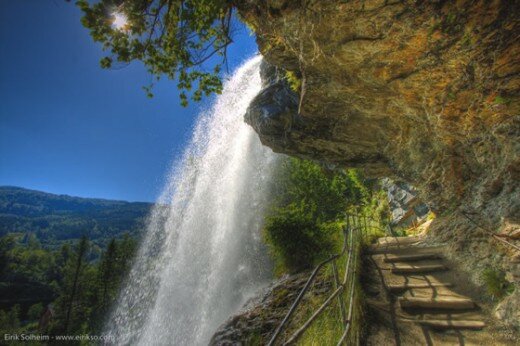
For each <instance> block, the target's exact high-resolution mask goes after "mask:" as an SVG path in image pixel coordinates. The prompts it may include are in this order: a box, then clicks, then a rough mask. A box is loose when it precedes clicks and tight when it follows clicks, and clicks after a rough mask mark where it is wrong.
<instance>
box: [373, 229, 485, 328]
mask: <svg viewBox="0 0 520 346" xmlns="http://www.w3.org/2000/svg"><path fill="white" fill-rule="evenodd" d="M421 240H422V239H421V237H419V236H411V237H384V238H380V239H379V240H378V242H377V243H376V244H374V245H371V246H370V248H369V249H368V251H369V253H370V255H371V256H372V259H373V261H374V263H375V265H376V267H377V271H378V272H379V273H380V276H381V278H382V282H383V285H384V286H385V289H386V290H387V292H388V294H389V296H390V298H391V300H392V302H393V304H392V309H393V310H394V311H393V312H392V313H393V314H394V316H395V317H396V318H395V320H396V321H397V323H401V324H402V323H412V324H414V325H416V326H419V327H421V328H428V329H432V330H481V329H483V328H485V327H486V323H485V322H484V317H483V315H482V313H481V311H480V309H479V307H478V306H477V304H476V303H475V302H474V301H473V300H472V299H471V298H470V297H467V296H465V295H463V294H460V293H457V292H460V290H458V289H457V285H456V284H455V282H454V281H456V280H455V279H456V277H454V275H456V274H455V273H453V272H452V271H451V270H450V267H449V266H448V265H447V264H446V261H445V260H444V259H443V255H442V254H443V251H444V249H443V247H431V246H424V244H422V243H421Z"/></svg>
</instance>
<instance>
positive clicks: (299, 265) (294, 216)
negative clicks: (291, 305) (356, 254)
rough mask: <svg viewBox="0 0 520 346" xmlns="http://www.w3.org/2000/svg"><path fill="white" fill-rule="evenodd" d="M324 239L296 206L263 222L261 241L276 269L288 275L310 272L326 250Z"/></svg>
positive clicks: (310, 218) (329, 246)
mask: <svg viewBox="0 0 520 346" xmlns="http://www.w3.org/2000/svg"><path fill="white" fill-rule="evenodd" d="M327 235H328V234H327V233H325V232H323V229H320V228H318V227H317V225H316V222H315V221H314V220H313V218H312V215H311V214H310V213H306V212H305V211H304V210H303V208H301V207H299V206H297V205H296V204H290V205H288V206H286V207H283V208H280V209H278V210H277V211H276V213H275V214H274V215H272V216H269V217H268V218H267V220H266V225H265V237H266V241H267V244H269V245H270V247H271V251H272V252H273V254H274V256H275V257H277V260H278V261H279V262H280V263H278V265H277V267H278V269H282V268H283V269H285V270H286V271H289V272H291V273H294V272H298V271H301V270H304V269H308V268H310V267H311V266H312V265H313V264H314V263H315V262H316V260H317V259H318V258H319V257H322V255H323V254H324V253H325V252H326V251H327V250H330V248H331V242H330V240H329V239H327Z"/></svg>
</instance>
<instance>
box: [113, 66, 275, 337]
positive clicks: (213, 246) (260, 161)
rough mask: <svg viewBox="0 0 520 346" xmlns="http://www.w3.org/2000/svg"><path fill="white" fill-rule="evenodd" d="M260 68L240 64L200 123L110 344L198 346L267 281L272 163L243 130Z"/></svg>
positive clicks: (162, 203)
mask: <svg viewBox="0 0 520 346" xmlns="http://www.w3.org/2000/svg"><path fill="white" fill-rule="evenodd" d="M260 63H261V58H260V57H254V58H252V59H250V60H248V61H247V62H245V63H244V64H243V65H242V66H241V67H240V68H238V69H237V71H236V72H235V73H234V75H233V76H231V78H230V79H229V80H228V81H227V82H226V83H224V89H223V92H222V94H221V95H220V96H218V97H217V99H216V101H215V103H214V105H213V106H212V107H211V109H209V110H208V111H206V112H202V113H201V114H200V115H199V118H198V120H197V123H196V126H195V129H194V132H193V136H192V139H191V142H190V143H189V145H188V147H187V149H186V150H185V153H184V155H183V158H182V160H180V162H179V163H178V164H177V165H174V167H173V168H172V170H171V173H170V175H169V179H168V182H167V184H166V186H165V188H164V191H163V193H162V195H161V197H160V198H159V200H158V203H157V206H156V207H155V208H154V210H153V212H152V214H151V216H150V220H149V224H148V226H147V233H146V235H145V238H144V240H143V243H142V245H141V247H140V249H139V251H138V254H137V259H136V261H135V263H134V264H133V267H132V269H131V271H130V274H129V278H128V281H127V283H126V284H125V286H124V289H123V290H122V292H121V294H120V297H119V299H118V302H117V306H116V307H115V309H114V311H113V313H112V315H111V316H110V318H109V320H108V322H107V334H108V335H109V336H111V337H112V339H111V340H112V342H114V343H116V344H142V345H166V344H168V345H205V344H207V343H208V341H209V339H210V338H211V336H212V334H213V332H214V331H215V330H216V329H217V327H218V326H219V325H220V324H221V323H223V322H224V321H225V320H226V319H227V318H228V317H230V316H231V315H232V314H233V313H234V312H236V311H237V310H238V309H239V308H240V307H241V306H242V305H243V304H244V303H245V301H246V300H247V299H248V298H250V297H251V296H252V295H253V294H254V292H255V291H257V290H258V289H259V288H260V287H262V286H264V285H265V284H267V282H268V281H269V279H270V272H271V270H270V265H269V260H268V258H267V256H266V251H265V249H264V247H263V245H262V242H261V236H260V229H261V227H262V220H263V215H264V211H265V206H266V204H267V203H268V199H269V192H268V191H269V184H270V180H271V176H272V174H273V171H274V168H275V166H276V162H277V158H276V155H275V154H274V153H272V152H271V150H270V149H267V148H265V147H263V146H262V145H261V143H260V141H259V139H258V136H257V135H256V134H255V133H254V132H253V130H252V129H251V128H250V127H249V126H248V125H246V124H245V123H244V122H243V115H244V113H245V111H246V109H247V107H248V105H249V103H250V101H251V100H252V99H253V97H254V96H255V95H256V94H257V93H258V92H259V91H260V88H261V80H260V74H259V70H260V68H259V66H260Z"/></svg>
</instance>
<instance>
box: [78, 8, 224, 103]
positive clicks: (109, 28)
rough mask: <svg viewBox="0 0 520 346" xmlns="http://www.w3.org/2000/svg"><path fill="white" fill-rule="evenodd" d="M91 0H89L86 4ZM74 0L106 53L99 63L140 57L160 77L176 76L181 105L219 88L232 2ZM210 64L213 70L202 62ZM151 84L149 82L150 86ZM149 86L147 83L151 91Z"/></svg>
mask: <svg viewBox="0 0 520 346" xmlns="http://www.w3.org/2000/svg"><path fill="white" fill-rule="evenodd" d="M90 2H92V3H90ZM90 2H89V1H88V0H78V1H77V2H76V4H77V5H78V6H79V7H80V9H81V10H82V11H83V18H82V23H83V25H84V26H85V27H86V28H88V29H89V30H90V33H91V36H92V38H93V39H94V40H95V41H97V42H101V43H102V45H103V48H104V49H105V50H108V51H110V55H109V56H106V57H104V58H103V59H101V61H100V63H101V66H102V67H103V68H110V67H113V66H114V65H115V64H125V63H129V62H131V61H133V60H140V61H142V62H143V63H144V65H145V66H146V67H147V69H148V71H149V72H150V73H151V74H152V75H153V76H154V77H155V78H156V79H157V80H158V79H160V78H161V77H167V78H169V79H172V80H174V79H176V80H177V81H178V84H177V87H178V88H179V90H181V94H180V98H181V104H182V105H187V103H188V97H187V95H186V92H190V91H191V90H192V89H195V91H194V92H193V93H192V96H191V97H192V99H193V100H195V101H198V100H200V99H201V97H202V95H203V94H205V95H209V94H210V93H214V92H216V93H220V91H221V90H222V81H221V78H220V71H221V68H222V65H224V64H226V63H227V60H226V49H227V46H228V45H229V44H230V43H231V42H232V39H231V26H232V20H233V7H232V5H231V2H230V1H226V0H101V1H90ZM206 62H209V63H210V64H212V65H213V66H212V70H211V72H207V71H206V70H205V69H204V66H203V65H204V64H205V63H206ZM151 86H152V85H151ZM151 86H149V87H145V90H146V91H147V92H148V95H149V96H152V94H151V92H150V89H151Z"/></svg>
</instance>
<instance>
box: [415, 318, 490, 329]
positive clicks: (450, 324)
mask: <svg viewBox="0 0 520 346" xmlns="http://www.w3.org/2000/svg"><path fill="white" fill-rule="evenodd" d="M417 323H418V324H420V325H422V326H424V327H429V328H433V329H476V330H479V329H482V328H484V327H485V326H486V323H485V322H484V321H461V320H419V321H417Z"/></svg>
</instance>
